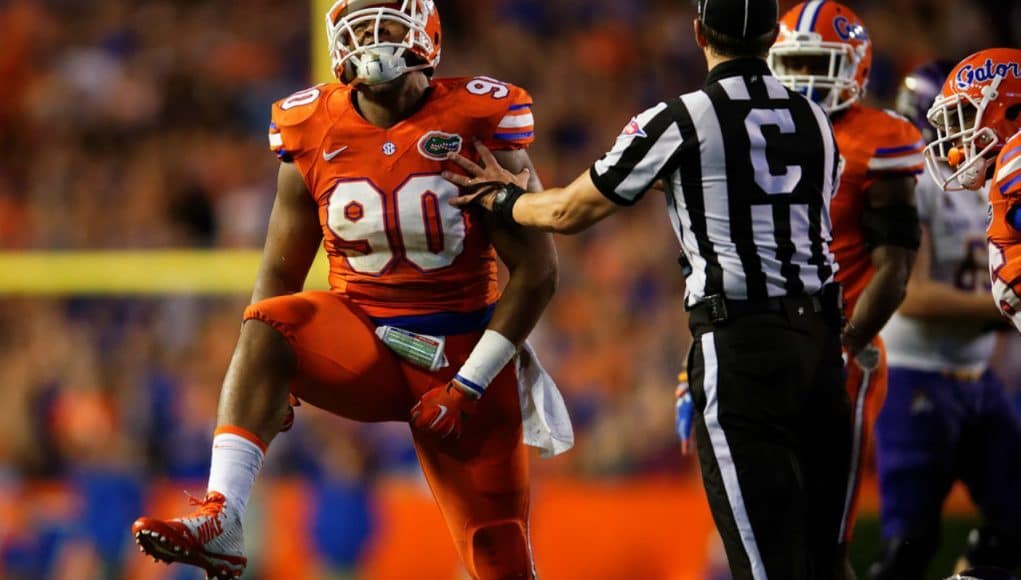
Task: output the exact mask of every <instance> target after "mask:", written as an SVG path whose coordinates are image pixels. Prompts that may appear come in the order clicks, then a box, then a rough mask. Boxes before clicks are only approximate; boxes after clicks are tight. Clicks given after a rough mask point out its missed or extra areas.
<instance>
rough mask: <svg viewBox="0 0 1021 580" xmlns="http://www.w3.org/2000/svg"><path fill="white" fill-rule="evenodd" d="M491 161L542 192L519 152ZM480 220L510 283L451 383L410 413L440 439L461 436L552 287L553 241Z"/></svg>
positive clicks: (536, 233) (425, 397) (554, 267)
mask: <svg viewBox="0 0 1021 580" xmlns="http://www.w3.org/2000/svg"><path fill="white" fill-rule="evenodd" d="M487 152H488V151H487ZM491 155H492V163H493V164H499V165H500V166H501V167H506V168H507V169H509V170H510V171H512V172H516V173H518V172H520V173H525V174H527V175H528V177H527V180H525V181H524V185H525V186H527V187H528V188H529V189H533V190H541V189H542V184H541V183H540V182H539V179H538V177H537V176H536V175H535V170H534V168H533V167H532V162H531V160H530V159H529V157H528V153H527V152H525V150H524V149H518V150H513V151H498V152H495V153H493V154H491ZM484 219H485V220H486V221H487V226H488V227H489V232H490V239H491V241H492V243H493V246H494V247H495V248H496V252H497V254H498V255H499V256H500V259H501V260H502V261H503V263H504V264H505V265H506V266H507V270H508V271H509V272H510V278H509V279H508V281H507V285H506V286H505V287H504V289H503V295H502V296H501V298H500V301H499V302H497V304H496V310H495V311H494V312H493V318H492V319H491V320H490V321H489V326H488V327H487V328H486V331H485V332H484V333H483V334H482V337H481V338H480V339H479V341H478V343H476V345H475V347H474V348H473V349H472V352H471V354H470V355H468V359H467V360H466V361H465V362H464V364H463V365H461V368H460V369H458V371H457V374H456V375H455V376H454V379H453V380H452V381H451V382H450V383H449V384H448V385H447V386H446V387H438V388H435V389H432V390H429V391H427V392H426V393H425V394H424V395H422V398H421V399H420V400H419V402H418V404H416V405H415V406H414V407H413V408H412V409H411V423H412V425H413V426H414V427H416V428H418V429H425V430H429V431H432V432H434V433H437V434H438V435H440V436H442V437H448V436H455V437H457V436H459V435H460V433H461V429H462V426H463V420H464V418H465V416H466V415H468V414H470V413H471V412H472V410H473V409H474V407H475V405H476V404H477V401H478V399H480V398H481V397H482V396H483V395H485V392H486V389H487V388H488V387H489V384H490V383H491V382H492V381H493V379H495V378H496V376H497V375H498V374H499V373H500V372H501V371H502V370H503V368H504V367H506V366H507V365H508V364H511V363H512V361H513V359H514V355H515V354H517V351H518V347H519V346H521V344H522V343H524V342H525V339H526V338H528V334H529V333H530V332H531V331H532V328H534V327H535V324H536V323H537V322H538V321H539V317H540V316H541V315H542V312H543V310H545V308H546V305H547V304H549V301H550V299H551V298H553V293H554V292H555V291H556V287H557V276H558V272H557V252H556V248H555V247H554V246H553V238H552V236H550V235H549V234H546V233H543V232H540V231H538V230H529V229H525V228H522V227H519V226H515V225H514V224H509V223H504V222H502V221H501V220H499V219H494V218H493V217H492V216H491V215H488V214H487V215H486V216H485V217H484Z"/></svg>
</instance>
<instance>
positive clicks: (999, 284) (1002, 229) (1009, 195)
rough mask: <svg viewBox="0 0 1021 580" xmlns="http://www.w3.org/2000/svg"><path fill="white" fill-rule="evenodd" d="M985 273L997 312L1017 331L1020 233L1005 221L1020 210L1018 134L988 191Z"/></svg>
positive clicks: (1019, 323) (1020, 150)
mask: <svg viewBox="0 0 1021 580" xmlns="http://www.w3.org/2000/svg"><path fill="white" fill-rule="evenodd" d="M989 204H990V219H989V230H988V232H987V233H988V234H989V273H990V275H991V277H992V280H993V297H994V298H995V299H996V303H997V304H998V305H999V306H1000V310H1001V311H1002V312H1003V313H1004V314H1005V315H1006V316H1007V317H1008V318H1010V319H1011V321H1012V322H1013V323H1014V326H1016V327H1017V328H1018V330H1021V232H1019V231H1018V230H1016V229H1014V228H1013V227H1012V226H1011V225H1010V224H1009V223H1008V220H1007V217H1008V213H1009V212H1010V210H1011V208H1015V207H1019V206H1021V133H1017V134H1015V135H1014V136H1013V137H1011V138H1010V140H1008V141H1007V144H1006V145H1005V146H1004V147H1003V150H1002V151H1000V155H999V157H997V159H996V168H995V170H994V172H993V183H992V185H991V186H990V187H989Z"/></svg>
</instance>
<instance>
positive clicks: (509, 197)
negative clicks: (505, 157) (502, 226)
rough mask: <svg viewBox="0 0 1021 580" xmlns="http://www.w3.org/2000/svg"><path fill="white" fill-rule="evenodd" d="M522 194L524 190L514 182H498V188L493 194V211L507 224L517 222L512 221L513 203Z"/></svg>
mask: <svg viewBox="0 0 1021 580" xmlns="http://www.w3.org/2000/svg"><path fill="white" fill-rule="evenodd" d="M524 194H525V190H524V189H523V188H521V187H520V186H518V185H516V184H514V183H503V184H500V189H497V190H496V194H495V195H494V196H493V213H494V214H496V215H498V216H500V219H502V220H503V221H505V222H507V223H509V224H513V223H517V222H515V221H514V204H515V203H517V202H518V199H519V198H520V197H521V196H522V195H524Z"/></svg>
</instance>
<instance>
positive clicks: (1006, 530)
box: [874, 49, 1021, 579]
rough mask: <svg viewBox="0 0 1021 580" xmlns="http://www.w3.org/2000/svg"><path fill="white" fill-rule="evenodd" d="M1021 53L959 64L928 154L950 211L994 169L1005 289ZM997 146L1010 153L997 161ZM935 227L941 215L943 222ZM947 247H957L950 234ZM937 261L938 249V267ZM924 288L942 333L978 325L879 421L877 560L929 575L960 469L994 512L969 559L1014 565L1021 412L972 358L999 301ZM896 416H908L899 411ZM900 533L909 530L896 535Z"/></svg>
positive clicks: (997, 246)
mask: <svg viewBox="0 0 1021 580" xmlns="http://www.w3.org/2000/svg"><path fill="white" fill-rule="evenodd" d="M1019 57H1021V51H1018V50H1012V49H993V50H987V51H981V52H979V53H976V54H974V55H972V56H969V57H968V58H966V59H964V60H963V61H961V62H960V63H959V64H958V65H957V66H955V67H954V68H953V69H952V70H951V71H950V73H949V75H948V78H947V80H946V81H945V83H944V84H943V85H942V90H941V92H940V93H939V95H938V96H937V98H936V99H935V103H934V104H933V106H932V108H931V109H930V110H929V113H928V117H929V120H930V121H931V122H932V123H933V125H934V126H935V127H936V129H937V137H936V138H935V139H934V140H933V141H932V143H931V144H930V145H929V147H928V148H927V149H926V162H927V165H928V168H929V170H930V172H931V173H932V175H933V177H934V178H935V180H936V181H937V184H938V187H939V189H943V190H946V191H945V193H942V195H940V196H939V197H938V198H936V199H939V200H940V202H939V206H940V211H941V212H945V213H947V212H949V211H950V209H949V206H950V204H956V205H955V207H956V208H958V210H960V208H964V207H966V206H967V205H973V204H975V203H978V202H976V201H975V197H976V196H981V195H982V193H983V190H984V187H985V185H986V183H987V177H989V176H992V178H993V180H992V182H991V183H990V189H989V198H990V201H992V214H993V220H992V223H991V224H990V225H989V230H988V237H989V246H988V248H989V260H990V262H992V263H991V264H990V268H991V270H992V273H993V282H994V286H996V285H997V283H998V284H1000V286H999V289H1000V291H1001V292H1003V291H1004V290H1009V285H1008V284H1007V283H1005V282H1004V278H1003V277H1002V276H1004V275H1005V272H1008V271H1009V269H1008V268H1006V267H1005V266H1004V263H1003V259H1004V257H1005V255H1006V254H1005V253H1003V250H1001V248H1008V246H1007V244H1005V243H1004V242H1006V241H1007V240H1009V239H1010V236H1011V235H1016V232H1017V230H1015V229H1013V228H1012V226H1010V225H1009V224H1008V223H1007V222H1006V218H1007V214H1008V213H1009V212H1007V211H1006V210H1007V206H1009V203H1005V201H1006V199H1007V197H1005V195H1004V192H1006V193H1007V194H1008V195H1009V194H1010V193H1011V192H1012V191H1013V190H1012V189H1011V187H1012V186H1009V185H1008V184H1009V179H1008V180H1004V179H1003V177H1009V175H1010V174H1011V173H1014V172H1012V171H1010V170H1009V164H1010V159H1011V157H1010V154H1011V153H1010V152H1011V150H1012V142H1011V141H1010V136H1011V135H1013V134H1015V133H1016V132H1017V131H1018V128H1019V127H1021V119H1019V118H1018V116H1019V113H1021V90H1019V87H1021V58H1019ZM1011 67H1013V68H1011ZM1015 141H1018V143H1017V145H1018V146H1021V140H1017V139H1016V137H1015ZM997 153H1000V154H1001V155H1000V162H999V163H998V164H997V165H996V166H994V162H993V160H994V159H995V158H996V155H997ZM1004 159H1006V162H1005V163H1004V162H1003V160H1004ZM1004 167H1008V172H1006V173H1007V174H1006V175H1003V176H1002V177H1001V176H1000V175H999V174H998V173H997V171H1002V169H1003V168H1004ZM932 195H933V196H936V195H937V194H932ZM982 205H983V206H984V205H985V204H984V201H983V202H982ZM984 209H985V207H983V210H984ZM998 214H999V215H998ZM948 215H949V214H948ZM998 217H999V219H997V218H998ZM959 219H960V218H959ZM972 219H973V220H974V219H976V218H972ZM958 225H962V226H963V224H960V223H959V224H958ZM931 227H933V228H935V227H936V224H935V222H933V223H932V224H931ZM972 227H973V228H974V227H975V226H972ZM976 229H977V228H976ZM934 231H936V230H935V229H934ZM1012 232H1013V233H1012ZM937 233H938V237H939V239H938V240H936V238H937V236H933V238H934V241H933V243H932V248H933V252H934V253H933V256H934V257H935V256H936V255H937V254H938V253H939V252H940V251H941V249H942V248H941V244H942V243H943V241H944V240H943V238H944V237H952V236H953V235H954V232H952V231H948V228H947V227H943V228H941V229H940V230H939V231H938V232H937ZM979 235H981V234H980V233H979ZM979 243H981V242H979ZM971 245H972V248H971V250H970V251H969V253H970V256H964V257H963V259H962V262H961V265H960V266H959V267H958V271H959V272H960V273H961V274H962V276H960V279H959V280H958V285H959V286H969V285H970V284H974V282H969V278H970V277H971V276H970V274H969V273H967V270H969V269H971V268H974V266H975V264H971V263H970V262H973V261H976V260H977V257H978V256H981V251H976V250H975V249H974V246H976V245H978V243H974V242H973V243H972V244H971ZM945 249H946V251H950V246H946V248H945ZM958 251H960V250H958ZM978 266H979V267H981V264H978ZM938 267H939V266H938V264H936V263H935V260H934V263H933V266H932V267H931V268H930V272H935V270H936V268H938ZM945 275H946V274H943V276H945ZM1008 277H1009V276H1008ZM982 278H984V276H982ZM979 286H982V287H984V286H985V284H981V285H979ZM923 288H927V291H925V292H922V293H921V295H920V297H921V299H922V300H921V301H916V300H915V299H914V297H912V296H911V295H910V292H912V291H913V290H914V288H912V289H911V290H909V299H908V300H907V301H905V304H904V308H905V312H904V313H905V314H907V313H909V312H911V313H914V314H915V315H916V316H925V317H926V318H932V317H933V316H937V312H936V311H932V312H929V310H928V309H927V308H926V304H925V299H926V298H929V299H933V300H938V306H939V311H940V312H944V313H946V314H944V315H943V316H942V317H941V318H942V321H943V326H944V328H942V334H944V335H947V334H948V333H949V330H950V324H952V328H953V329H954V330H955V331H956V332H957V333H958V336H960V337H961V339H964V338H965V337H967V336H968V335H969V334H970V335H971V337H972V346H969V345H968V343H962V344H959V345H958V347H957V348H956V349H954V351H951V352H946V353H945V354H944V355H943V357H944V359H945V360H946V359H949V360H947V361H946V362H944V363H943V366H945V367H948V368H946V369H945V370H943V372H942V374H943V376H942V377H939V376H936V375H935V374H933V373H928V374H923V373H917V372H916V373H911V375H906V376H905V378H911V379H913V380H912V382H911V384H912V385H913V387H914V391H911V392H908V393H899V394H898V396H897V397H896V403H895V404H894V403H891V405H890V408H889V411H890V412H891V413H894V412H896V415H895V416H894V415H891V417H890V420H889V421H888V420H887V417H885V416H884V417H883V419H882V421H881V423H882V426H881V427H880V436H881V437H882V439H883V441H882V442H881V444H880V450H881V453H880V455H879V461H880V477H881V485H882V486H883V487H884V489H883V496H884V498H883V499H884V501H883V514H882V515H883V527H884V538H885V539H886V543H887V546H886V552H885V553H884V555H883V560H881V561H880V562H879V563H877V564H876V566H875V567H874V569H875V571H876V577H877V578H907V579H911V578H921V577H922V575H923V574H924V572H925V568H926V565H927V564H928V561H929V559H930V558H931V557H932V553H933V552H934V551H935V549H936V548H937V546H938V542H939V537H938V535H937V533H938V530H939V527H938V522H939V510H940V507H941V504H942V500H943V498H944V497H945V495H946V493H947V492H948V491H949V487H950V484H951V483H952V482H953V478H954V477H960V478H961V479H962V480H963V481H964V482H965V484H966V485H967V486H968V488H969V491H970V492H971V495H972V498H973V499H974V501H975V503H976V504H977V505H978V507H979V509H980V511H981V512H982V514H983V516H984V520H985V523H984V525H983V527H982V528H981V529H979V530H975V531H973V532H972V534H970V535H969V538H968V546H967V548H966V550H965V553H964V556H963V559H962V562H961V566H965V565H976V566H998V567H1001V568H1008V569H1009V568H1013V567H1015V566H1017V565H1018V564H1019V563H1021V496H1019V495H1018V494H1017V489H1018V487H1019V486H1021V460H1019V458H1021V424H1019V422H1018V418H1017V417H1016V416H1015V415H1014V414H1013V413H1012V412H1011V406H1010V404H1009V402H1008V401H1007V399H1006V397H1005V396H1004V393H1003V389H1002V387H1001V386H1000V385H999V384H998V382H997V381H996V380H995V379H994V378H993V377H992V376H991V375H990V374H989V373H988V372H985V371H984V364H977V362H976V361H974V360H972V358H973V357H977V355H978V354H979V353H980V352H982V351H981V350H974V351H973V350H972V348H981V349H982V350H985V345H984V344H983V341H982V339H981V338H980V337H979V336H978V333H979V331H980V326H981V323H982V322H983V321H985V323H986V324H987V325H988V324H990V323H995V322H996V321H997V320H998V317H997V316H996V315H995V312H996V309H995V308H994V306H995V303H993V302H992V301H990V302H988V303H987V302H986V300H985V296H986V295H985V294H984V293H983V295H982V297H981V298H968V299H965V296H964V295H962V293H961V292H951V291H948V290H946V289H945V288H944V289H941V288H940V287H938V286H935V285H933V284H932V283H931V282H930V283H927V284H924V285H923ZM983 290H985V288H983ZM934 292H939V294H938V296H935V297H934V296H933V293H934ZM968 304H971V305H972V307H970V308H969V307H968ZM1001 307H1002V306H1001ZM962 318H969V319H971V320H972V321H975V322H971V323H969V322H968V321H967V320H962ZM939 320H940V319H939V318H937V319H934V320H932V321H930V322H928V323H927V324H926V325H927V326H928V327H929V328H930V331H931V332H939V330H938V329H937V328H935V327H934V326H935V325H937V324H939ZM976 322H977V323H978V324H976ZM916 324H917V323H916ZM986 340H988V339H986ZM965 347H967V348H965ZM986 352H988V351H987V350H986ZM919 362H921V361H915V363H914V365H913V366H915V367H917V366H918V363H919ZM969 362H971V363H972V364H971V365H970V366H971V368H969V364H968V363H969ZM947 363H951V364H947ZM962 370H963V371H968V372H966V373H961V372H960V371H962ZM948 371H949V372H948ZM954 371H957V372H954ZM969 374H970V375H971V376H965V375H969ZM884 413H885V411H884ZM895 417H899V419H900V420H899V421H894V418H895ZM887 496H890V497H887ZM894 496H896V497H894ZM898 534H902V535H903V537H901V538H897V537H896V536H897V535H898Z"/></svg>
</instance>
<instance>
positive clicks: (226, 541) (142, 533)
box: [131, 491, 248, 580]
mask: <svg viewBox="0 0 1021 580" xmlns="http://www.w3.org/2000/svg"><path fill="white" fill-rule="evenodd" d="M190 501H191V503H192V505H195V506H198V509H196V510H195V511H194V512H192V513H191V514H189V515H187V516H185V517H183V518H176V519H172V520H158V519H155V518H149V517H141V518H138V519H137V520H135V523H134V524H133V525H132V526H131V533H132V534H133V535H134V536H135V543H137V544H138V546H139V550H141V551H142V552H143V553H145V554H147V555H149V556H152V558H153V560H154V561H156V562H165V563H167V564H171V563H174V562H180V563H182V564H189V565H191V566H197V567H199V568H202V569H203V570H205V571H206V578H207V579H208V580H234V579H236V578H240V577H241V573H242V572H244V571H245V566H246V565H247V564H248V558H245V556H244V536H243V533H242V530H241V519H240V518H239V517H238V516H237V515H236V514H235V513H234V511H233V510H227V509H225V506H226V503H227V499H226V498H225V497H223V494H221V493H219V492H215V491H211V492H209V493H208V494H206V497H205V499H203V500H199V499H196V498H191V499H190Z"/></svg>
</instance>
